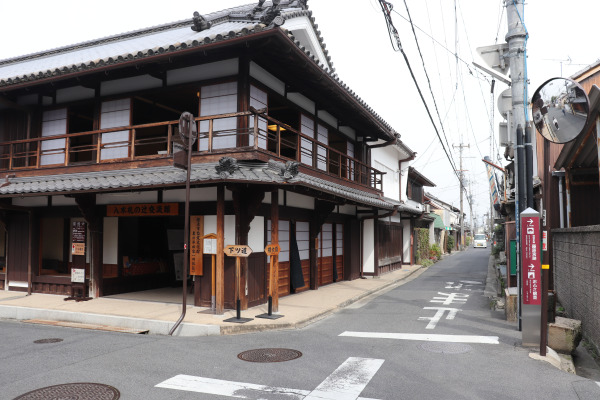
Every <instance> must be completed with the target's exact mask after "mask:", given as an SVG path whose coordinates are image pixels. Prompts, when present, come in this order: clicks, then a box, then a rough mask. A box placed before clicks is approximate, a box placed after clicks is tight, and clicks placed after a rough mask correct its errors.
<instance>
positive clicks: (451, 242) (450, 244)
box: [446, 235, 454, 253]
mask: <svg viewBox="0 0 600 400" xmlns="http://www.w3.org/2000/svg"><path fill="white" fill-rule="evenodd" d="M452 249H454V236H452V235H448V241H447V242H446V251H448V253H452Z"/></svg>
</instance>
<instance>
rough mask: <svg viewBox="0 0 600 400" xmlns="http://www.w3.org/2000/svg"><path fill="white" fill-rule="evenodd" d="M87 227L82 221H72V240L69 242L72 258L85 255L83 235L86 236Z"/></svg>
mask: <svg viewBox="0 0 600 400" xmlns="http://www.w3.org/2000/svg"><path fill="white" fill-rule="evenodd" d="M86 230H87V226H86V223H85V222H83V221H73V229H72V235H73V239H72V241H71V254H72V255H74V256H84V255H85V234H86Z"/></svg>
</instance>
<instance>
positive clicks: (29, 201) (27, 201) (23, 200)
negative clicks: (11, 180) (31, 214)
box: [12, 196, 48, 207]
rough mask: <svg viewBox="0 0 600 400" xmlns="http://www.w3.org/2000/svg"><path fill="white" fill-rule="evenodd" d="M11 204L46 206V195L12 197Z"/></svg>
mask: <svg viewBox="0 0 600 400" xmlns="http://www.w3.org/2000/svg"><path fill="white" fill-rule="evenodd" d="M12 204H13V206H22V207H46V206H48V197H46V196H39V197H13V199H12Z"/></svg>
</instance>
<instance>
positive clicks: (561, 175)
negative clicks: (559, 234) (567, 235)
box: [552, 171, 565, 228]
mask: <svg viewBox="0 0 600 400" xmlns="http://www.w3.org/2000/svg"><path fill="white" fill-rule="evenodd" d="M552 176H555V177H558V209H559V212H560V227H561V228H564V227H565V214H564V205H563V179H564V177H565V171H553V172H552Z"/></svg>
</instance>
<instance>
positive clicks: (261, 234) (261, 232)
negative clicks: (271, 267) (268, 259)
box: [248, 216, 266, 253]
mask: <svg viewBox="0 0 600 400" xmlns="http://www.w3.org/2000/svg"><path fill="white" fill-rule="evenodd" d="M248 246H250V248H251V249H252V251H253V252H254V253H260V252H263V251H264V250H265V247H266V245H265V217H259V216H256V217H254V219H253V220H252V222H250V232H248Z"/></svg>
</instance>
